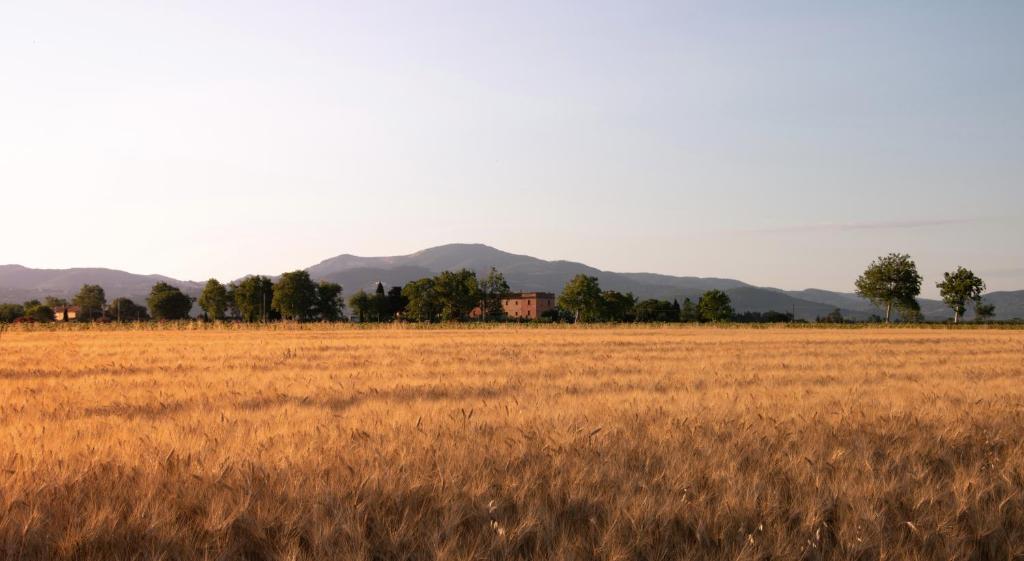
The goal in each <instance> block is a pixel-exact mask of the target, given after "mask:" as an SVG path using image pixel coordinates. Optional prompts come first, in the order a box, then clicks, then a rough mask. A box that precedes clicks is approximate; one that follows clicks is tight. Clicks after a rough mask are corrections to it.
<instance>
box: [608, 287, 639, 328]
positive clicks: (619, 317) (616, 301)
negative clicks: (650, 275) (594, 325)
mask: <svg viewBox="0 0 1024 561" xmlns="http://www.w3.org/2000/svg"><path fill="white" fill-rule="evenodd" d="M635 307H636V297H635V296H633V294H632V293H631V292H627V293H626V294H623V293H621V292H619V291H617V290H605V291H604V292H602V293H601V319H602V320H604V321H613V322H616V323H621V322H625V321H632V320H633V319H634V317H635V316H634V311H635Z"/></svg>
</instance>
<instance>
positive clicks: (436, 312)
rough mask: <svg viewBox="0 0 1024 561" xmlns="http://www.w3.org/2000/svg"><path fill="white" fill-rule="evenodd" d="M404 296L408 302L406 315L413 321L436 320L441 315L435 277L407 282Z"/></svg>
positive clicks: (403, 292) (403, 291)
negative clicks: (435, 288)
mask: <svg viewBox="0 0 1024 561" xmlns="http://www.w3.org/2000/svg"><path fill="white" fill-rule="evenodd" d="M402 296H403V297H404V298H405V300H406V302H407V304H406V306H405V312H406V313H405V315H406V317H407V318H408V319H410V320H412V321H422V322H435V321H437V320H438V317H439V316H440V315H441V304H440V302H439V301H438V299H437V293H436V292H434V279H432V278H423V279H419V280H415V281H412V282H409V283H406V285H405V286H403V287H402Z"/></svg>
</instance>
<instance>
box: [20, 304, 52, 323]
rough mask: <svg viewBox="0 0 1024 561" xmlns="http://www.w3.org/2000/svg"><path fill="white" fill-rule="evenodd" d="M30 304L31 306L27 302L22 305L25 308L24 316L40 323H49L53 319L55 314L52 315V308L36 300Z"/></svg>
mask: <svg viewBox="0 0 1024 561" xmlns="http://www.w3.org/2000/svg"><path fill="white" fill-rule="evenodd" d="M31 304H32V305H31V306H29V305H27V304H26V305H25V306H24V308H25V316H24V317H26V318H29V319H31V320H34V321H38V322H40V323H49V322H51V321H53V320H54V317H55V316H54V313H53V308H51V307H49V306H47V305H46V304H43V303H42V302H40V301H38V300H34V301H32V303H31Z"/></svg>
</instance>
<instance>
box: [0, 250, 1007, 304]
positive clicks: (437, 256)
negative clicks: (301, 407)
mask: <svg viewBox="0 0 1024 561" xmlns="http://www.w3.org/2000/svg"><path fill="white" fill-rule="evenodd" d="M491 267H495V268H496V269H498V270H499V271H501V272H502V273H503V274H504V275H505V278H506V280H507V281H508V283H509V285H510V286H511V287H512V289H513V290H515V291H545V292H554V293H556V294H557V293H558V292H560V291H561V289H562V287H563V286H564V285H565V283H566V282H567V281H568V280H569V279H571V278H572V277H574V276H575V275H577V274H586V275H591V276H595V277H597V278H598V280H599V281H600V283H601V287H602V288H604V289H611V290H618V291H620V292H632V293H633V294H634V295H636V296H637V297H639V298H659V299H666V300H673V299H676V300H679V301H682V300H683V299H684V298H690V299H692V300H696V299H697V298H698V297H699V296H700V294H701V293H703V292H704V291H706V290H711V289H720V290H724V291H725V292H726V293H727V294H729V296H730V298H731V299H732V302H733V307H734V308H735V309H736V311H737V312H745V311H750V312H767V311H778V312H793V313H794V314H795V315H796V317H797V318H800V319H807V320H814V319H815V318H816V317H820V316H824V315H826V314H828V313H829V312H831V311H833V310H835V309H836V308H838V309H840V311H841V312H842V314H843V316H844V317H846V318H849V319H858V320H864V319H867V318H869V317H870V316H871V315H873V314H879V313H880V310H879V309H878V308H876V307H875V306H874V305H873V304H871V303H870V302H868V301H867V300H865V299H863V298H861V297H859V296H857V295H856V294H853V293H844V292H834V291H829V290H820V289H814V288H810V289H806V290H781V289H777V288H770V287H759V286H753V285H751V284H748V283H745V282H743V281H739V280H735V279H726V278H713V277H677V276H671V275H660V274H655V273H617V272H611V271H602V270H600V269H597V268H594V267H591V266H588V265H585V264H583V263H576V262H572V261H546V260H543V259H538V258H536V257H530V256H528V255H516V254H513V253H508V252H505V251H501V250H498V249H495V248H493V247H489V246H486V245H482V244H449V245H443V246H438V247H433V248H429V249H424V250H422V251H418V252H416V253H412V254H410V255H401V256H392V257H360V256H356V255H349V254H343V255H338V256H336V257H331V258H330V259H325V260H324V261H321V262H320V263H317V264H315V265H313V266H311V267H308V268H307V271H309V273H310V276H312V277H313V278H314V279H316V280H329V281H332V282H337V283H338V284H341V285H342V286H343V287H345V292H346V293H347V294H351V293H353V292H355V291H356V290H359V289H367V290H369V289H372V288H373V287H375V286H376V284H377V282H382V283H384V285H385V286H396V285H403V284H405V283H407V282H409V281H412V280H416V279H418V278H422V277H425V276H432V275H435V274H437V273H438V272H440V271H443V270H456V269H461V268H467V269H471V270H474V271H476V272H477V273H478V274H486V273H487V271H489V270H490V268H491ZM161 281H162V282H167V283H169V284H172V285H175V286H178V287H179V288H181V289H182V290H183V291H185V292H186V293H188V294H190V295H193V296H197V295H198V294H199V292H200V291H201V290H202V287H203V284H204V283H202V282H195V281H182V280H177V279H173V278H170V277H166V276H163V275H138V274H133V273H128V272H125V271H118V270H114V269H99V268H75V269H31V268H28V267H23V266H20V265H0V302H22V301H25V300H30V299H33V298H38V299H42V298H43V297H45V296H58V297H65V298H67V297H71V296H73V295H74V294H75V293H76V292H77V291H78V289H79V288H81V286H82V285H83V284H98V285H100V286H102V287H103V288H104V290H105V291H106V294H107V299H108V300H110V299H113V298H117V297H121V296H124V297H128V298H131V299H133V300H135V301H136V302H144V301H145V298H146V295H147V294H148V293H149V289H150V287H152V285H153V284H155V283H157V282H161ZM985 300H986V301H987V302H989V303H992V304H994V305H995V307H996V318H997V319H1013V318H1024V290H1017V291H1002V292H991V293H988V294H986V295H985ZM919 302H920V304H921V311H922V313H923V314H924V316H925V318H927V319H930V320H941V319H946V318H948V317H951V316H952V312H951V311H950V310H949V308H948V307H947V306H946V305H945V304H944V303H942V302H941V301H939V300H932V299H927V298H922V299H919Z"/></svg>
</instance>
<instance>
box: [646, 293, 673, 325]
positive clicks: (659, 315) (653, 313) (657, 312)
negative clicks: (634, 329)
mask: <svg viewBox="0 0 1024 561" xmlns="http://www.w3.org/2000/svg"><path fill="white" fill-rule="evenodd" d="M677 306H678V303H677V304H676V306H673V305H672V302H669V301H667V300H656V299H653V298H652V299H649V300H644V301H643V302H640V303H639V304H637V305H636V320H637V321H640V322H655V321H657V322H672V321H679V313H680V310H679V309H678V308H677Z"/></svg>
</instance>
